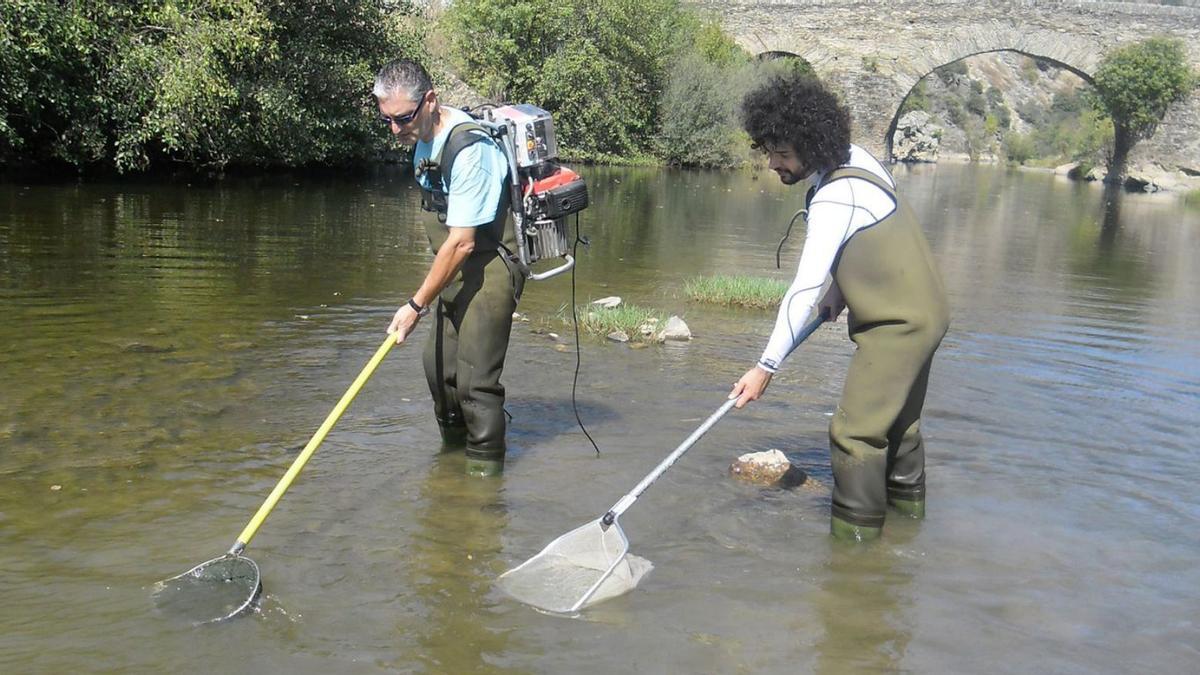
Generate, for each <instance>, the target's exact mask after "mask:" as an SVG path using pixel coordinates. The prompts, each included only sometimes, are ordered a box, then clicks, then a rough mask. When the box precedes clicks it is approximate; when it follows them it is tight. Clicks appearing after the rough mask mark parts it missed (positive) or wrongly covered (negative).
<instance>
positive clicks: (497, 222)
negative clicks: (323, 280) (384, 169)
mask: <svg viewBox="0 0 1200 675" xmlns="http://www.w3.org/2000/svg"><path fill="white" fill-rule="evenodd" d="M372 93H373V94H374V95H375V99H376V101H377V103H378V106H379V116H380V120H381V122H382V123H383V124H385V125H386V126H387V128H388V129H389V130H390V131H391V133H392V134H394V135H395V137H396V139H397V140H398V141H399V142H400V143H402V144H405V145H413V146H415V147H414V151H413V166H414V167H416V168H417V183H418V185H419V186H420V187H421V189H422V191H423V195H424V197H423V199H422V206H423V207H424V208H426V209H427V210H431V211H435V212H436V213H437V218H436V219H435V218H433V217H429V218H427V219H426V228H425V229H426V234H427V235H428V236H429V243H430V246H431V247H432V249H433V252H434V258H433V264H432V265H431V266H430V269H429V271H428V273H426V275H425V279H424V281H422V283H421V286H420V287H419V288H418V289H417V290H416V292H414V293H413V294H412V296H411V297H410V298H409V299H408V301H407V302H405V303H403V304H401V305H400V308H399V309H398V310H397V311H396V314H395V316H393V317H392V321H391V323H390V324H389V326H388V333H390V334H393V335H395V336H396V341H397V342H404V341H405V340H406V339H407V338H408V336H409V335H410V334H411V333H412V331H413V329H414V328H416V325H417V322H418V321H420V319H421V318H422V317H423V316H425V315H426V314H432V317H431V319H432V320H433V321H434V326H433V328H432V330H431V331H430V334H429V340H428V341H427V343H426V345H425V350H424V355H423V361H424V366H425V377H426V380H427V381H428V383H429V390H430V393H431V394H432V396H433V407H434V415H435V416H436V418H437V423H438V427H439V428H440V430H441V434H442V440H443V442H444V443H445V444H446V445H447V446H448V447H465V448H466V456H467V472H468V473H471V474H475V475H492V474H496V473H499V472H500V471H501V470H502V468H503V466H504V454H505V451H506V449H507V446H506V444H505V438H504V435H505V417H504V416H505V413H504V386H503V385H502V384H500V374H501V372H502V371H503V369H504V360H505V356H506V353H507V351H508V340H509V334H510V332H511V330H512V315H513V311H514V310H515V309H516V306H517V300H518V298H519V297H520V294H521V291H522V289H523V288H524V281H525V277H524V275H523V274H522V273H521V272H520V270H519V269H518V268H517V267H516V265H514V264H512V262H511V260H510V259H509V255H510V254H509V251H511V250H512V249H513V248H514V246H513V242H514V239H513V230H512V225H511V223H510V222H509V221H510V219H509V191H508V189H507V188H506V186H507V179H508V160H507V158H506V157H505V155H504V152H503V151H502V150H501V149H500V147H499V146H498V145H497V144H496V142H495V141H494V140H492V139H491V137H490V136H489V135H488V134H487V132H486V131H485V130H484V129H483V128H482V127H480V126H479V125H478V124H476V123H474V122H473V120H472V119H471V117H470V115H468V114H466V113H465V112H463V111H461V110H458V109H456V108H452V107H449V106H442V105H440V104H439V102H438V95H437V92H436V91H434V89H433V84H432V82H431V80H430V77H429V73H428V72H427V71H426V70H425V68H424V67H422V66H421V65H420V64H419V63H416V62H415V61H411V60H407V59H402V60H398V61H393V62H391V63H388V64H387V65H385V66H384V67H383V68H382V69H381V70H380V71H379V73H378V75H377V76H376V77H375V87H374V89H373V92H372Z"/></svg>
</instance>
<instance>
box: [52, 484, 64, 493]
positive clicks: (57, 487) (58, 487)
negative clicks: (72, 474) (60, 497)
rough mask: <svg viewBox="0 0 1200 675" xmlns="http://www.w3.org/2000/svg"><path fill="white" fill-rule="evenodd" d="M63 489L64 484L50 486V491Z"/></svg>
mask: <svg viewBox="0 0 1200 675" xmlns="http://www.w3.org/2000/svg"><path fill="white" fill-rule="evenodd" d="M61 489H62V486H61V485H51V486H50V491H51V492H58V491H59V490H61Z"/></svg>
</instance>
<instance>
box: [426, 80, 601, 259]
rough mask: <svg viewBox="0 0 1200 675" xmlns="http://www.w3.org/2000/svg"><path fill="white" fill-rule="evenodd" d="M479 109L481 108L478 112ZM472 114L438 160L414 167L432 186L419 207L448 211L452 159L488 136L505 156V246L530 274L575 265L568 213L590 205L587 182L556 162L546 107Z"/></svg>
mask: <svg viewBox="0 0 1200 675" xmlns="http://www.w3.org/2000/svg"><path fill="white" fill-rule="evenodd" d="M477 111H479V112H477ZM467 112H468V113H469V114H470V115H471V116H472V118H474V119H473V121H471V122H463V123H461V124H458V125H457V126H455V127H454V128H453V129H451V130H450V135H449V138H447V139H446V144H445V146H444V147H443V148H442V152H441V156H440V157H439V158H438V159H437V161H436V162H429V163H427V164H426V165H425V166H419V167H417V171H418V172H419V173H418V175H419V174H420V173H421V172H425V171H432V172H434V175H431V176H430V183H431V184H432V185H433V186H434V190H432V191H428V190H426V191H423V196H422V200H421V206H422V208H424V209H425V210H427V211H436V212H437V213H438V217H439V219H441V220H443V221H444V220H445V216H446V193H445V192H444V191H443V190H442V189H440V188H442V185H443V181H444V185H445V186H446V188H447V189H448V187H449V185H450V176H451V173H452V171H453V166H454V160H455V158H456V157H457V156H458V153H459V152H461V151H462V150H463V149H464V148H466V147H468V146H470V145H472V144H474V143H478V142H481V141H486V140H488V139H491V140H492V141H494V142H495V143H496V144H497V145H499V146H500V149H501V150H503V151H504V156H505V158H506V159H507V160H508V176H509V186H508V187H509V191H510V194H509V195H508V199H507V200H506V201H507V202H508V208H509V209H510V211H511V212H512V218H513V234H514V238H515V240H516V241H515V243H516V249H517V250H516V251H515V252H514V251H511V250H509V247H508V246H505V245H504V244H503V243H500V242H497V244H498V245H499V246H500V247H502V248H504V249H505V251H506V252H507V253H508V255H509V256H510V257H511V258H513V259H514V260H513V262H516V263H517V264H518V265H519V266H520V268H521V271H522V273H523V274H524V275H525V277H526V278H528V279H533V280H535V281H536V280H541V279H548V278H550V277H552V276H555V275H557V274H562V273H563V272H566V271H567V270H570V269H571V268H572V267H574V266H575V258H574V257H572V256H571V245H572V240H571V237H570V236H569V235H568V232H567V216H569V215H571V214H572V213H578V212H580V211H582V210H583V209H584V208H586V207H587V205H588V193H587V185H586V184H585V183H584V181H583V178H582V177H581V176H580V175H579V174H577V173H575V172H574V171H572V170H570V169H568V168H566V167H564V166H562V165H561V164H559V163H558V161H557V158H558V147H557V145H556V144H555V141H554V121H553V119H552V118H551V116H550V113H549V112H546V111H545V110H542V109H541V108H539V107H537V106H535V105H530V104H528V103H521V104H516V105H504V106H485V107H482V108H481V109H475V110H468V111H467ZM553 258H563V259H564V262H563V264H561V265H559V266H557V267H555V268H553V269H550V270H547V271H545V272H541V273H535V272H534V271H533V270H532V265H533V264H534V263H537V262H538V261H541V260H550V259H553Z"/></svg>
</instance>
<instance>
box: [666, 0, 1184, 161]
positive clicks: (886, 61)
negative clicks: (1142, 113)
mask: <svg viewBox="0 0 1200 675" xmlns="http://www.w3.org/2000/svg"><path fill="white" fill-rule="evenodd" d="M690 4H692V5H693V6H697V7H700V8H702V9H704V10H707V11H710V12H712V13H713V14H714V15H715V16H717V17H718V18H719V19H720V21H721V23H722V25H723V26H724V28H725V29H726V31H727V32H729V33H730V34H731V35H733V36H734V38H735V39H736V40H737V41H738V43H739V44H741V45H742V46H743V47H745V48H746V49H747V50H749V51H750V52H751V53H754V54H759V55H778V54H795V55H797V56H800V57H803V58H804V59H806V60H807V61H808V62H809V63H811V64H812V65H813V67H814V68H815V69H816V70H817V72H818V74H820V75H821V77H822V79H824V80H826V81H827V82H830V83H832V84H834V86H836V87H838V88H840V89H841V91H842V93H843V98H844V100H845V102H846V103H847V104H848V105H849V106H850V109H851V114H852V115H853V119H854V126H855V133H854V136H855V142H856V143H859V144H861V145H863V146H864V147H866V148H868V149H870V150H871V151H872V152H874V153H877V154H878V155H879V156H881V157H883V156H890V151H891V136H892V132H893V131H894V129H895V124H896V112H897V111H898V110H899V108H900V104H901V103H902V102H903V101H904V99H905V97H907V96H908V94H909V92H910V91H911V90H912V88H913V86H914V85H916V83H917V81H918V80H920V79H921V78H922V77H924V76H926V75H928V74H930V73H931V72H933V70H934V69H935V68H937V67H939V66H942V65H945V64H947V63H951V62H953V61H957V60H958V59H961V58H964V57H968V56H974V55H976V54H984V53H988V52H996V51H1014V52H1019V53H1022V54H1026V55H1028V56H1033V57H1038V58H1042V59H1047V60H1049V61H1052V62H1054V63H1055V64H1057V65H1059V66H1062V67H1065V68H1067V69H1069V70H1071V71H1072V72H1074V73H1076V74H1078V75H1079V76H1080V77H1082V78H1083V79H1084V80H1086V81H1088V82H1090V81H1091V79H1092V73H1093V72H1095V69H1096V66H1097V64H1098V63H1099V61H1100V58H1101V56H1103V55H1104V54H1105V53H1106V51H1108V50H1110V49H1112V48H1114V47H1117V46H1121V45H1124V44H1127V43H1130V42H1135V41H1139V40H1143V39H1146V38H1149V37H1155V36H1170V37H1176V38H1180V39H1182V40H1183V41H1184V43H1185V45H1186V49H1187V50H1188V52H1189V56H1190V59H1191V61H1192V65H1193V68H1196V69H1197V70H1200V0H1173V1H1171V0H1167V1H1166V2H1115V1H1103V0H1024V1H1012V0H1009V1H998V2H977V1H967V0H874V1H869V0H691V2H690ZM1139 161H1142V162H1151V161H1152V162H1153V163H1157V164H1160V165H1162V166H1163V167H1164V168H1168V169H1170V170H1179V169H1183V170H1185V171H1187V172H1189V173H1190V172H1192V171H1197V172H1200V93H1193V94H1192V95H1191V96H1190V97H1189V99H1188V100H1185V101H1183V102H1181V103H1179V104H1176V105H1175V106H1174V107H1173V108H1172V110H1171V111H1170V112H1169V113H1168V115H1167V118H1166V119H1165V120H1164V122H1163V124H1162V125H1160V126H1159V129H1158V132H1157V133H1156V134H1155V136H1154V138H1152V139H1150V140H1148V141H1143V142H1142V143H1141V144H1140V145H1139V146H1138V147H1137V149H1136V150H1135V152H1134V155H1133V157H1132V158H1131V163H1138V162H1139ZM1196 175H1200V173H1197V174H1196Z"/></svg>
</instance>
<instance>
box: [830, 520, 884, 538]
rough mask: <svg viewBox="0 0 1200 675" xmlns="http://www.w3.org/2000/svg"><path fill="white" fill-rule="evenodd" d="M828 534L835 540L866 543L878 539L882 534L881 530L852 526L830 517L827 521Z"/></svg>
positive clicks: (879, 528)
mask: <svg viewBox="0 0 1200 675" xmlns="http://www.w3.org/2000/svg"><path fill="white" fill-rule="evenodd" d="M829 533H830V534H832V535H833V536H834V538H835V539H841V540H842V541H868V540H871V539H878V538H879V535H881V534H883V528H882V527H867V526H865V525H853V524H851V523H848V522H846V521H844V520H842V519H841V518H838V517H837V516H832V517H831V518H830V519H829Z"/></svg>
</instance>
